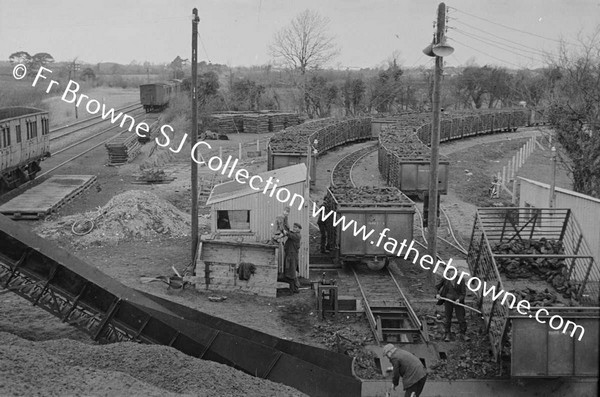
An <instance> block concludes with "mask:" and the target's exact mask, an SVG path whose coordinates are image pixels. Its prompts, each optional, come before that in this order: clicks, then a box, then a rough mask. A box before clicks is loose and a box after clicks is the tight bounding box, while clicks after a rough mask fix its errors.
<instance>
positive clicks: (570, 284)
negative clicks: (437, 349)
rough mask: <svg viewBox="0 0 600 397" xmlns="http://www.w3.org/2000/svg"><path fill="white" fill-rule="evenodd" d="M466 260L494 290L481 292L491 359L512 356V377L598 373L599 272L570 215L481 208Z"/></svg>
mask: <svg viewBox="0 0 600 397" xmlns="http://www.w3.org/2000/svg"><path fill="white" fill-rule="evenodd" d="M467 260H468V263H469V268H470V271H471V274H472V275H473V276H476V277H478V278H479V279H480V280H482V281H483V282H484V289H483V290H485V289H487V291H488V295H487V296H485V297H484V294H482V289H479V291H478V292H477V294H478V297H479V305H480V307H481V310H482V314H483V316H484V319H485V327H486V331H487V333H488V336H489V339H490V343H491V348H492V351H493V354H494V356H495V357H496V359H497V360H500V358H501V356H502V355H503V354H510V358H511V375H512V376H515V377H555V376H596V377H597V376H598V359H599V355H598V337H599V328H600V327H599V325H600V307H599V306H600V305H599V301H598V296H599V295H598V290H599V288H598V286H599V281H600V273H599V271H598V264H596V263H595V262H594V258H593V256H592V255H591V251H590V249H589V247H588V245H587V243H586V241H585V238H584V235H583V234H582V232H581V228H580V227H579V224H578V223H577V221H576V219H575V217H574V215H573V213H572V212H571V210H569V209H552V208H534V207H528V208H479V209H478V210H477V215H476V219H475V223H474V225H473V234H472V236H471V242H470V245H469V254H468V259H467ZM492 287H494V288H495V291H494V292H492V293H490V292H489V291H490V288H492ZM500 291H503V293H502V294H499V292H500ZM494 293H496V294H497V295H496V296H497V298H496V299H495V300H494V299H491V296H492V295H493V294H494ZM498 294H499V295H498ZM523 301H527V302H529V304H520V305H517V303H518V302H523ZM528 306H529V307H528Z"/></svg>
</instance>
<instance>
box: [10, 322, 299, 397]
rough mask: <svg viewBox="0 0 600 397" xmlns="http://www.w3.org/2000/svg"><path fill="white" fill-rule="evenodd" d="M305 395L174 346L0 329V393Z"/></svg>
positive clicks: (44, 394)
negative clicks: (35, 337) (27, 335)
mask: <svg viewBox="0 0 600 397" xmlns="http://www.w3.org/2000/svg"><path fill="white" fill-rule="evenodd" d="M182 394H183V395H194V396H256V397H258V396H274V397H275V396H305V394H303V393H301V392H299V391H297V390H295V389H292V388H291V387H288V386H285V385H282V384H279V383H274V382H271V381H268V380H264V379H259V378H255V377H253V376H250V375H247V374H245V373H243V372H240V371H238V370H235V369H233V368H231V367H228V366H226V365H222V364H218V363H214V362H211V361H205V360H199V359H196V358H193V357H190V356H188V355H186V354H184V353H181V352H179V351H177V350H175V349H173V348H170V347H166V346H158V345H143V344H137V343H131V342H125V343H115V344H110V345H87V344H84V343H81V342H77V341H73V340H53V341H45V342H31V341H27V340H25V339H21V338H19V337H18V336H15V335H12V334H9V333H5V332H0V395H2V396H5V395H9V396H14V395H27V396H32V395H35V396H37V395H40V396H42V395H43V396H49V395H94V396H97V395H101V396H106V395H113V396H114V395H129V396H173V395H182Z"/></svg>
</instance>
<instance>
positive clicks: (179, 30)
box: [0, 0, 600, 69]
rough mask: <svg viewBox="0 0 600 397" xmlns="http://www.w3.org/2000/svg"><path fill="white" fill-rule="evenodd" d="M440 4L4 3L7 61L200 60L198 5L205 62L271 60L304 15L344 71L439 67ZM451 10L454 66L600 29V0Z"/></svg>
mask: <svg viewBox="0 0 600 397" xmlns="http://www.w3.org/2000/svg"><path fill="white" fill-rule="evenodd" d="M439 4H440V2H439V1H432V0H321V1H319V0H304V1H291V0H202V1H199V0H146V1H139V0H138V1H133V0H106V1H94V2H91V1H75V0H53V1H43V0H0V60H8V58H9V56H10V54H12V53H13V52H16V51H21V50H22V51H27V52H29V53H30V54H34V53H37V52H47V53H50V54H51V55H52V56H53V57H54V58H55V60H57V61H71V60H73V59H74V58H78V60H81V61H83V62H87V63H98V62H118V63H122V64H129V63H130V62H131V61H133V60H135V61H136V62H140V63H143V62H145V61H149V62H151V63H168V62H170V61H172V60H173V59H174V58H175V57H176V56H178V55H179V56H181V57H182V58H184V59H185V58H191V29H192V9H193V8H194V7H196V8H198V12H199V15H200V23H199V25H198V30H199V38H200V40H199V42H198V61H206V62H211V63H219V64H225V65H229V66H252V65H265V64H268V63H272V58H271V57H270V55H269V52H268V45H269V43H270V42H271V41H272V38H273V35H274V34H275V32H277V31H279V30H280V29H282V28H283V27H284V26H286V25H288V24H289V22H290V21H291V20H292V19H293V18H294V17H295V16H297V15H298V14H299V13H300V12H302V11H303V10H305V9H311V10H314V11H317V12H319V13H320V14H321V15H322V16H324V17H327V18H329V20H330V33H331V34H332V35H333V36H335V42H336V44H337V45H338V47H339V49H340V54H339V56H338V57H337V58H336V59H335V60H334V61H333V62H331V63H330V64H329V66H330V67H333V68H336V69H346V68H350V69H357V68H366V67H376V66H379V65H382V64H383V63H384V62H386V61H387V60H389V59H391V58H392V56H393V55H394V54H396V56H397V59H398V60H399V61H400V64H401V65H403V66H404V67H405V68H410V67H415V66H419V65H425V66H427V65H430V64H432V59H433V58H429V57H427V56H425V55H423V53H422V50H423V48H425V47H426V46H427V44H429V43H430V42H431V38H432V35H433V32H434V29H433V22H434V20H435V19H436V17H437V8H438V5H439ZM445 4H446V6H447V7H448V18H449V19H448V23H447V26H448V31H447V37H448V43H449V44H450V45H451V46H452V47H454V49H455V51H454V54H452V55H450V56H448V57H445V58H444V60H445V63H446V65H447V66H460V65H465V64H466V63H471V62H474V63H475V64H477V65H481V66H483V65H486V64H488V65H497V66H502V67H508V68H536V67H541V66H544V65H545V64H546V59H547V54H548V53H556V50H557V48H558V45H559V44H558V42H557V40H559V39H561V38H562V39H564V40H566V41H567V42H568V43H569V45H571V46H572V47H573V48H575V49H576V48H577V47H576V46H577V43H578V41H577V36H578V34H579V35H584V36H589V35H591V33H592V32H593V31H594V30H595V29H596V27H598V26H600V0H455V1H447V2H445Z"/></svg>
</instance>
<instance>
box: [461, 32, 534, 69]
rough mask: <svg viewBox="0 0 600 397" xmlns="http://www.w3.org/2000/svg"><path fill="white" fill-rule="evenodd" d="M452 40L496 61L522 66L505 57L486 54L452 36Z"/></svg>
mask: <svg viewBox="0 0 600 397" xmlns="http://www.w3.org/2000/svg"><path fill="white" fill-rule="evenodd" d="M452 40H453V41H455V42H457V43H459V44H461V45H464V46H465V47H467V48H470V49H472V50H475V51H477V52H479V53H481V54H483V55H487V56H488V57H490V58H493V59H495V60H497V61H500V62H504V63H509V64H511V65H513V66H516V67H518V68H521V67H522V65H517V64H516V63H514V62H510V61H507V60H505V59H500V58H497V57H495V56H493V55H490V54H488V53H487V52H484V51H481V50H480V49H478V48H474V47H471V46H470V45H468V44H465V43H463V42H461V41H458V40H456V39H454V38H453V39H452Z"/></svg>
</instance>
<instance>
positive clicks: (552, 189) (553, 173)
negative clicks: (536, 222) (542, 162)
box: [549, 146, 556, 208]
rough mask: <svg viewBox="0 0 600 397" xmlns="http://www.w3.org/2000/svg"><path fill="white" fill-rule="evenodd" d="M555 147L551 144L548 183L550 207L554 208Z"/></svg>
mask: <svg viewBox="0 0 600 397" xmlns="http://www.w3.org/2000/svg"><path fill="white" fill-rule="evenodd" d="M555 190H556V148H555V147H554V146H552V181H551V184H550V200H549V201H550V208H554V204H555V201H556V192H555Z"/></svg>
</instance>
